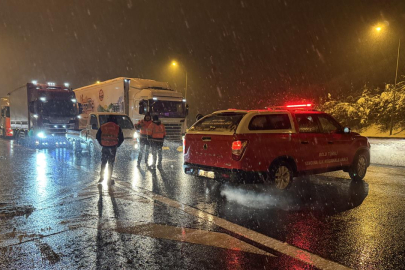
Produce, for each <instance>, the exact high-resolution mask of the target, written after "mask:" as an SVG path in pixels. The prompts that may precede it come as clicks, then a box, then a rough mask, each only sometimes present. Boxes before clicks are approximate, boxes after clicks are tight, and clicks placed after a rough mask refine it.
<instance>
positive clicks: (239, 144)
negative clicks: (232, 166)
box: [232, 141, 247, 160]
mask: <svg viewBox="0 0 405 270" xmlns="http://www.w3.org/2000/svg"><path fill="white" fill-rule="evenodd" d="M246 146H247V141H233V142H232V158H233V159H234V160H240V159H241V158H242V156H243V153H244V152H245V150H246Z"/></svg>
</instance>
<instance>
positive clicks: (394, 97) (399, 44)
mask: <svg viewBox="0 0 405 270" xmlns="http://www.w3.org/2000/svg"><path fill="white" fill-rule="evenodd" d="M375 30H376V31H377V32H378V33H379V32H381V30H382V27H381V26H377V27H376V28H375ZM400 48H401V39H400V38H399V39H398V53H397V68H396V70H395V83H394V90H393V91H394V96H393V98H392V110H391V123H390V135H392V128H393V126H394V110H395V103H396V93H397V78H398V63H399V50H400Z"/></svg>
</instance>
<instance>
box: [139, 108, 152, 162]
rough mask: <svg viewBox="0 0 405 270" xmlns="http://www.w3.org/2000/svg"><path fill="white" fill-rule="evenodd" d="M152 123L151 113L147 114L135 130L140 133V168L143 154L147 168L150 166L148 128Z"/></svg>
mask: <svg viewBox="0 0 405 270" xmlns="http://www.w3.org/2000/svg"><path fill="white" fill-rule="evenodd" d="M151 123H152V119H151V118H150V113H146V114H145V117H144V118H143V120H140V121H139V122H138V123H137V124H136V125H135V128H136V129H137V130H139V131H140V132H139V133H140V138H139V154H138V166H140V165H141V161H142V155H143V154H145V163H146V166H147V165H148V158H149V147H150V143H149V141H148V127H149V125H150V124H151Z"/></svg>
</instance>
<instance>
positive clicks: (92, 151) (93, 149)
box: [89, 142, 100, 158]
mask: <svg viewBox="0 0 405 270" xmlns="http://www.w3.org/2000/svg"><path fill="white" fill-rule="evenodd" d="M99 154H100V153H99V152H97V149H96V147H95V146H94V143H92V142H90V144H89V156H90V157H92V158H96V157H98V156H99Z"/></svg>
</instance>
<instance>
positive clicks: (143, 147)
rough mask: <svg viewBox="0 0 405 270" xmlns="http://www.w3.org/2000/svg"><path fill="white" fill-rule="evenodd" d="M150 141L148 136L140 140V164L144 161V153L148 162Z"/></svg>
mask: <svg viewBox="0 0 405 270" xmlns="http://www.w3.org/2000/svg"><path fill="white" fill-rule="evenodd" d="M149 147H150V143H149V141H148V139H147V138H140V140H139V154H138V164H140V163H141V161H142V155H143V154H145V163H146V164H148V158H149Z"/></svg>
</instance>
